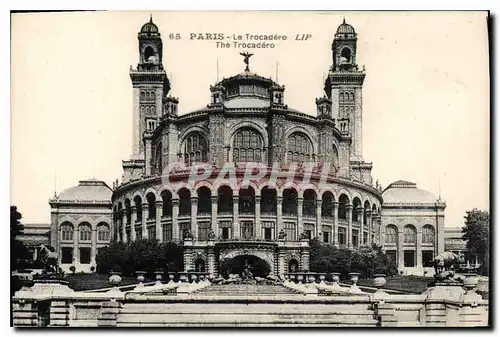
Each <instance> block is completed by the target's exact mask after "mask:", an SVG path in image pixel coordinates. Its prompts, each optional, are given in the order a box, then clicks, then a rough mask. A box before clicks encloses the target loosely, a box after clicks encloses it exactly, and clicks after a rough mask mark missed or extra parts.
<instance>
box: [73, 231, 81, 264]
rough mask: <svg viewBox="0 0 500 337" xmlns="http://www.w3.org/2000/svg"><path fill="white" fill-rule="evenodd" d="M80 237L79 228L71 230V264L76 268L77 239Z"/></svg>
mask: <svg viewBox="0 0 500 337" xmlns="http://www.w3.org/2000/svg"><path fill="white" fill-rule="evenodd" d="M79 239H80V229H79V228H78V226H77V227H75V230H74V232H73V265H74V266H75V268H76V264H77V263H78V248H79V247H78V240H79Z"/></svg>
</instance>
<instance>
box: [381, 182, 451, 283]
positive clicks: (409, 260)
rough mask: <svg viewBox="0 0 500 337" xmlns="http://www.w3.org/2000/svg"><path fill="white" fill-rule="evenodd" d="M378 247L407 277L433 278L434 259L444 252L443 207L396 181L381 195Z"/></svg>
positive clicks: (437, 200) (409, 184)
mask: <svg viewBox="0 0 500 337" xmlns="http://www.w3.org/2000/svg"><path fill="white" fill-rule="evenodd" d="M382 197H383V199H384V203H383V205H382V213H383V217H382V226H381V236H380V239H381V240H380V244H381V245H382V246H383V248H384V250H385V252H386V254H387V255H388V256H390V257H391V258H392V259H393V260H394V261H397V265H398V269H399V270H400V271H404V272H405V273H408V274H416V275H424V272H426V273H425V274H426V275H432V274H433V273H434V268H433V263H432V261H433V259H434V256H437V255H438V254H439V253H441V252H443V251H444V242H445V231H444V209H445V207H446V204H445V203H444V202H443V201H441V200H440V198H436V196H434V195H433V194H432V193H430V192H428V191H424V190H421V189H419V188H417V184H415V183H412V182H409V181H403V180H398V181H396V182H393V183H392V184H390V185H389V186H388V187H387V188H386V189H385V190H384V192H383V193H382Z"/></svg>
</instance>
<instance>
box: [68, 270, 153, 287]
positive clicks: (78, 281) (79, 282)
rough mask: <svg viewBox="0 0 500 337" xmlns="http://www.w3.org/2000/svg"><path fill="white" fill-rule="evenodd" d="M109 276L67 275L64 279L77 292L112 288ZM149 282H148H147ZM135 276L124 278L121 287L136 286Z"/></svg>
mask: <svg viewBox="0 0 500 337" xmlns="http://www.w3.org/2000/svg"><path fill="white" fill-rule="evenodd" d="M108 278H109V275H104V274H83V273H82V274H66V275H65V276H64V279H65V280H66V281H68V282H69V287H70V288H71V289H73V290H75V291H82V290H92V289H100V288H110V287H111V285H110V284H109V282H108ZM145 282H147V281H145ZM136 283H137V279H136V277H134V276H122V282H121V283H120V284H119V286H126V285H131V284H136Z"/></svg>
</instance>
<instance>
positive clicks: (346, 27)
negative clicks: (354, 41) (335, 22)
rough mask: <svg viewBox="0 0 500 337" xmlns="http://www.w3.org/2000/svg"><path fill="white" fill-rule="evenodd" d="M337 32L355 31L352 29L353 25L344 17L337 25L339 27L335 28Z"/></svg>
mask: <svg viewBox="0 0 500 337" xmlns="http://www.w3.org/2000/svg"><path fill="white" fill-rule="evenodd" d="M337 34H356V32H355V31H354V27H353V26H351V25H350V24H348V23H346V22H345V18H344V21H343V22H342V24H341V25H340V26H339V28H337Z"/></svg>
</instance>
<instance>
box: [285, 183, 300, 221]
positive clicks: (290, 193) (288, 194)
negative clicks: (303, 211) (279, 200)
mask: <svg viewBox="0 0 500 337" xmlns="http://www.w3.org/2000/svg"><path fill="white" fill-rule="evenodd" d="M298 198H299V196H298V193H297V191H296V190H295V189H294V188H287V189H286V190H284V191H283V204H282V209H283V214H287V215H289V214H292V215H297V208H298Z"/></svg>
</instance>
